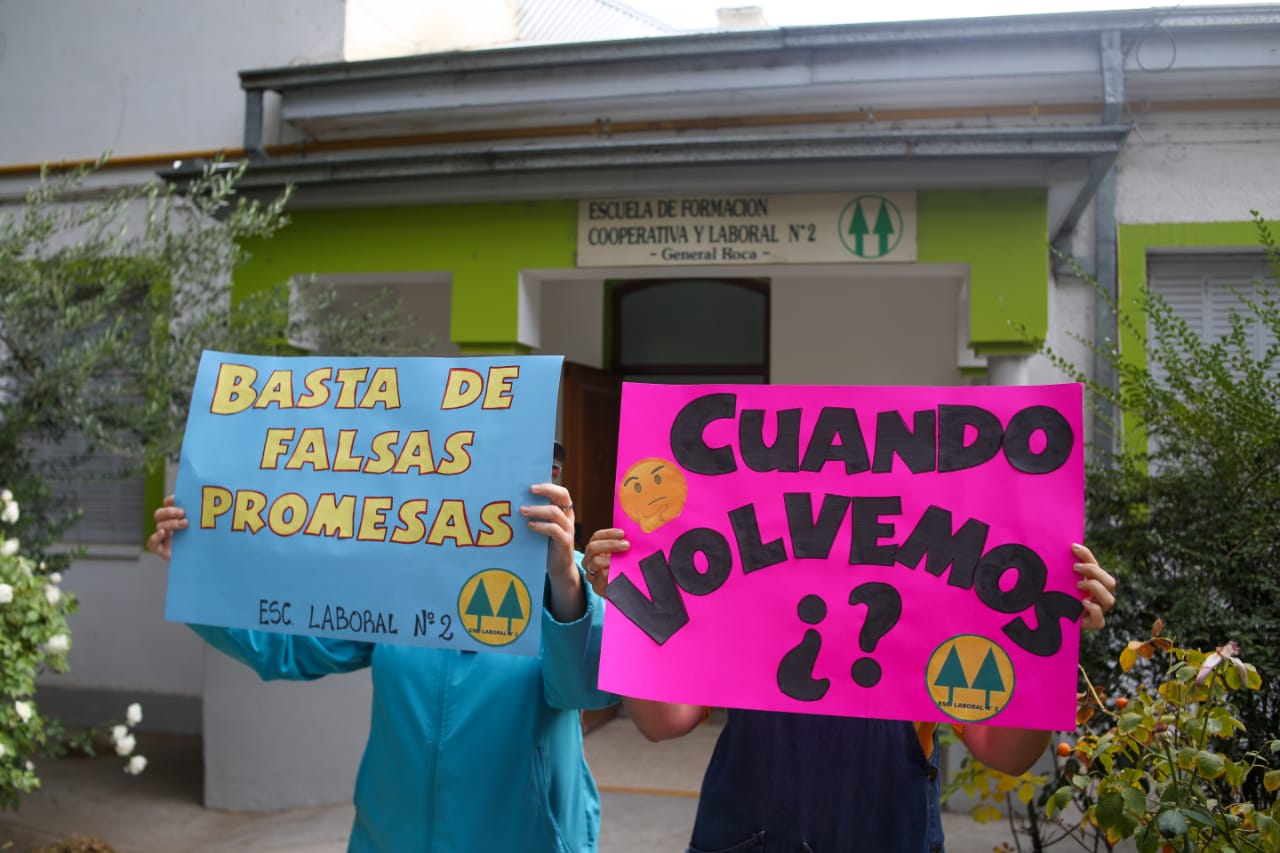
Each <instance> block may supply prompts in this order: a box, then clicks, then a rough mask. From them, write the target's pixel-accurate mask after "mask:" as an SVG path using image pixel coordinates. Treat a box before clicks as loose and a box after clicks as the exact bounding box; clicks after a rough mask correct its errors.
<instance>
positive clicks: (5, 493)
mask: <svg viewBox="0 0 1280 853" xmlns="http://www.w3.org/2000/svg"><path fill="white" fill-rule="evenodd" d="M11 500H13V492H11V491H9V490H8V489H4V490H2V491H0V501H3V502H4V503H8V502H9V501H11Z"/></svg>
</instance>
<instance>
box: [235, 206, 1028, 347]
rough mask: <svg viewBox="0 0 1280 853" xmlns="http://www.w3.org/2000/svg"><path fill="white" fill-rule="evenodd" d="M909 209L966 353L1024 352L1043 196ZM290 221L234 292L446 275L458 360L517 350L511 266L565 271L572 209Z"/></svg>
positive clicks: (308, 214)
mask: <svg viewBox="0 0 1280 853" xmlns="http://www.w3.org/2000/svg"><path fill="white" fill-rule="evenodd" d="M917 204H918V211H919V231H918V233H919V260H920V261H921V262H922V263H964V264H968V265H969V268H970V303H971V314H970V336H971V340H972V342H973V345H974V347H975V348H977V349H978V351H979V352H980V353H982V354H996V353H1007V352H1029V351H1031V350H1032V348H1033V345H1032V344H1031V343H1029V342H1028V338H1030V339H1034V340H1038V339H1042V338H1043V337H1044V335H1045V333H1046V331H1047V329H1048V322H1049V319H1048V318H1049V286H1048V280H1049V262H1048V208H1047V194H1046V193H1045V191H1044V190H988V191H927V192H921V193H920V194H919V195H918V198H917ZM291 220H292V221H291V224H290V225H289V227H287V228H286V229H284V230H283V231H282V232H281V233H279V234H277V235H276V236H275V237H273V238H272V239H271V240H270V241H267V242H263V243H259V244H255V245H251V246H249V249H250V251H251V253H252V254H253V258H252V260H251V261H250V262H249V263H248V264H247V265H246V266H244V267H243V268H242V269H241V270H239V271H238V273H237V275H236V286H237V288H257V287H262V286H266V285H268V284H271V283H274V282H278V281H282V280H285V279H288V278H290V277H292V276H295V275H307V274H310V273H318V274H341V273H370V272H375V273H376V272H413V271H432V270H447V271H450V272H452V274H453V281H454V284H455V287H454V289H453V314H452V317H451V321H452V322H451V328H452V336H453V340H454V342H456V343H457V344H458V345H459V346H460V347H461V348H462V349H463V351H464V352H494V351H511V350H513V349H519V345H518V344H517V343H516V337H517V323H518V316H517V311H518V309H517V305H518V298H517V295H518V285H517V281H518V276H519V273H520V270H522V269H539V268H543V269H545V268H572V267H573V266H574V265H575V258H576V248H577V204H576V203H575V202H573V201H540V202H521V203H504V204H471V205H448V206H439V207H392V208H373V209H347V210H323V211H306V210H304V211H298V212H296V213H293V214H291ZM1020 330H1025V332H1023V331H1020Z"/></svg>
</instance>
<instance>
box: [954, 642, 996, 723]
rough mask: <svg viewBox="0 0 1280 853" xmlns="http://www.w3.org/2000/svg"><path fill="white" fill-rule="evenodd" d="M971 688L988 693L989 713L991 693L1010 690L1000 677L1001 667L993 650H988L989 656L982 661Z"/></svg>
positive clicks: (987, 706) (987, 704)
mask: <svg viewBox="0 0 1280 853" xmlns="http://www.w3.org/2000/svg"><path fill="white" fill-rule="evenodd" d="M953 651H954V649H953ZM971 686H972V687H973V689H974V690H985V691H986V693H987V698H986V708H987V710H988V711H989V710H991V692H992V691H993V690H994V691H999V692H1001V693H1003V692H1004V691H1005V690H1007V689H1008V688H1007V687H1006V686H1005V683H1004V678H1003V677H1002V676H1001V675H1000V665H999V664H997V663H996V656H995V654H993V653H992V651H991V649H987V656H986V657H985V658H983V659H982V666H980V667H978V674H977V675H975V676H974V677H973V684H972V685H971Z"/></svg>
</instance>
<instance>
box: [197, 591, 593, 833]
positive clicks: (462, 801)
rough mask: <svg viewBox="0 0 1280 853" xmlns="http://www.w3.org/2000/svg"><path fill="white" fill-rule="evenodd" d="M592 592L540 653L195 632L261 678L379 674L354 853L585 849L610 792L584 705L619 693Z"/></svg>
mask: <svg viewBox="0 0 1280 853" xmlns="http://www.w3.org/2000/svg"><path fill="white" fill-rule="evenodd" d="M583 586H584V587H585V588H586V593H587V610H586V613H585V614H583V616H582V617H581V618H580V619H578V620H577V621H575V622H571V623H561V622H557V621H556V620H555V619H554V618H553V617H552V616H551V614H550V613H549V612H548V611H547V610H546V609H545V608H544V609H543V612H542V648H541V652H540V654H539V655H538V657H523V656H518V655H509V654H502V653H498V652H484V653H476V652H464V651H456V650H452V649H434V648H419V647H413V646H399V645H386V644H375V643H363V642H355V641H348V640H327V639H320V638H317V637H305V636H296V635H287V634H271V633H265V632H258V631H245V630H238V629H228V628H213V627H208V626H204V625H192V626H191V627H192V629H193V630H194V631H195V632H196V633H197V634H199V635H200V636H201V637H202V638H204V639H205V641H207V642H208V643H209V644H210V645H212V646H213V647H214V648H216V649H218V650H219V651H222V652H224V653H226V654H228V655H230V656H231V657H233V658H235V659H236V660H239V661H241V662H242V663H245V664H246V665H248V666H249V667H251V668H252V669H253V670H255V671H256V672H257V673H258V675H260V676H261V677H262V678H263V679H279V678H285V679H295V680H305V679H314V678H320V677H321V676H324V675H329V674H331V673H338V672H351V671H353V670H356V669H361V668H363V667H366V666H367V667H370V668H371V670H372V679H373V713H372V717H371V720H370V726H369V740H368V743H367V744H366V746H365V751H364V757H363V759H362V760H361V762H360V772H359V774H358V776H357V777H356V788H355V795H354V798H353V799H354V802H355V807H356V817H355V823H354V825H353V826H352V828H351V838H350V841H349V843H348V850H350V851H352V853H366V851H379V853H402V851H404V853H410V851H422V852H423V853H427V852H428V851H429V852H430V853H494V851H528V853H543V851H547V853H587V851H594V850H596V846H597V839H598V837H599V830H600V798H599V795H598V793H597V792H596V786H595V782H594V781H593V780H592V778H591V772H590V770H588V768H587V764H586V760H585V759H584V757H583V754H582V727H581V722H580V718H579V715H578V710H579V709H581V708H599V707H603V706H605V705H608V704H610V703H612V702H614V701H617V697H616V696H614V695H612V694H608V693H604V692H601V691H600V690H599V689H598V688H597V687H596V673H597V671H598V668H599V657H600V628H601V621H602V614H603V610H604V607H603V601H602V600H601V599H600V598H598V597H597V596H596V595H595V593H594V592H592V590H591V587H590V585H589V584H586V583H585V582H584V584H583Z"/></svg>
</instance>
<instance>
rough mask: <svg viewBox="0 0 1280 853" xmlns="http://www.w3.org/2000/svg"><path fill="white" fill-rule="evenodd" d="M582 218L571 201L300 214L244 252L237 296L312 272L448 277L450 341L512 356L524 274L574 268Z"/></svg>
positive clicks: (321, 211) (326, 211)
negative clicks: (436, 274) (451, 285)
mask: <svg viewBox="0 0 1280 853" xmlns="http://www.w3.org/2000/svg"><path fill="white" fill-rule="evenodd" d="M577 215H578V206H577V203H576V202H572V201H540V202H513V203H502V204H465V205H447V206H439V207H387V208H372V209H348V210H319V211H316V210H302V211H297V212H294V213H290V215H289V218H290V224H289V226H288V227H287V228H285V229H284V230H283V231H281V232H280V233H278V234H277V235H276V236H274V237H273V238H271V240H269V241H266V242H262V243H257V244H252V245H249V246H247V248H248V249H249V251H250V252H251V253H252V256H253V257H252V258H251V260H250V261H249V263H247V264H246V265H245V266H243V267H242V268H241V269H240V270H239V271H237V273H236V287H237V288H244V289H245V290H251V289H255V288H260V287H265V286H268V285H270V284H274V283H277V282H280V281H284V280H287V279H289V278H291V277H293V276H295V275H308V274H312V273H317V274H327V275H336V274H343V273H379V272H424V271H435V270H447V271H449V272H451V273H452V274H453V283H454V288H453V309H452V316H451V318H450V320H451V323H450V326H451V329H452V337H453V340H454V342H456V343H457V344H458V345H459V346H460V347H461V348H462V349H463V351H464V352H467V351H474V352H498V351H512V350H513V349H518V346H517V345H516V343H515V342H516V339H517V334H516V330H517V323H518V316H517V310H518V309H517V306H518V303H519V300H518V298H517V295H518V290H519V284H518V282H519V273H520V270H522V269H539V268H546V267H552V268H555V267H569V268H572V267H573V266H574V264H575V262H576V261H575V259H576V249H577ZM241 292H243V291H241Z"/></svg>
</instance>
